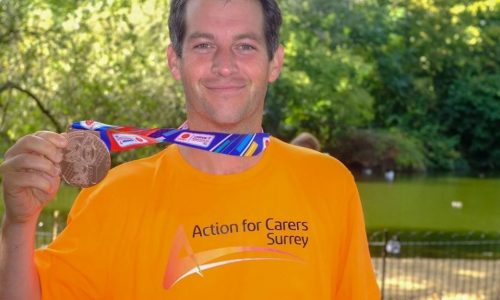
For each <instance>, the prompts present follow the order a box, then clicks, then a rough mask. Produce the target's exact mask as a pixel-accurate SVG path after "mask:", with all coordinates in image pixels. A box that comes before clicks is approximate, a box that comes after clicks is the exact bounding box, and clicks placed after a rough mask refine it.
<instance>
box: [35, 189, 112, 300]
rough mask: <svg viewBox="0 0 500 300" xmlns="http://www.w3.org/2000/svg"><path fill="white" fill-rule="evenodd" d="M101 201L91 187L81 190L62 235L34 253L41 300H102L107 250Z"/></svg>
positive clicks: (105, 209)
mask: <svg viewBox="0 0 500 300" xmlns="http://www.w3.org/2000/svg"><path fill="white" fill-rule="evenodd" d="M100 198H103V195H102V194H100V193H97V191H96V190H95V189H93V188H91V189H86V190H83V191H82V192H81V193H80V194H79V196H78V197H77V199H76V200H75V203H74V205H73V207H72V209H71V212H70V216H69V217H68V224H67V226H66V228H65V229H64V230H63V232H62V233H61V234H60V235H59V236H58V238H57V239H56V240H55V241H54V242H52V243H51V244H50V245H49V246H47V247H46V248H41V249H37V250H36V251H35V264H36V266H37V269H38V273H39V277H40V286H41V290H42V299H51V300H58V299H102V293H101V292H102V290H103V286H104V285H105V283H106V276H107V273H106V271H105V270H106V266H107V264H108V263H107V261H108V258H109V255H108V250H107V248H108V249H109V247H106V246H107V245H108V244H107V242H106V241H105V240H104V237H105V232H103V231H105V230H103V228H102V226H101V224H103V222H104V220H105V214H106V211H107V210H108V209H107V208H106V207H99V205H98V204H99V202H105V201H99V200H100ZM104 198H105V196H104ZM108 246H109V245H108Z"/></svg>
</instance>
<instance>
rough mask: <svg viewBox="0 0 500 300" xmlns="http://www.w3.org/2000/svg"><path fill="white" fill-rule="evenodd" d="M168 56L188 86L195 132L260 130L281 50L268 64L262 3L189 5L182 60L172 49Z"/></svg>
mask: <svg viewBox="0 0 500 300" xmlns="http://www.w3.org/2000/svg"><path fill="white" fill-rule="evenodd" d="M168 56H169V66H170V69H171V71H172V74H173V75H174V77H175V78H176V79H177V80H181V81H182V83H183V86H184V91H185V94H186V101H187V105H186V107H187V113H188V120H189V125H190V127H191V128H193V129H197V130H222V131H224V130H228V131H239V132H244V131H256V130H259V129H260V126H261V122H262V114H263V106H264V99H265V94H266V90H267V84H268V83H269V82H272V81H274V80H276V79H277V78H278V76H279V72H280V70H281V66H282V61H283V49H282V47H280V48H279V49H278V50H277V51H276V54H275V56H274V58H273V59H272V60H269V57H268V55H267V48H266V40H265V35H264V16H263V13H262V8H261V5H260V3H259V1H256V0H232V1H227V0H190V1H188V3H187V7H186V35H185V39H184V41H183V47H182V57H181V58H179V57H176V55H175V53H174V51H173V48H172V47H169V49H168Z"/></svg>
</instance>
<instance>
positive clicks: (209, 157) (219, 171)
mask: <svg viewBox="0 0 500 300" xmlns="http://www.w3.org/2000/svg"><path fill="white" fill-rule="evenodd" d="M179 150H180V153H181V156H182V157H183V158H184V159H185V160H186V161H187V162H188V163H189V164H190V165H191V166H193V167H194V168H196V169H198V170H200V171H202V172H205V173H210V174H216V175H227V174H236V173H241V172H243V171H245V170H248V169H250V168H251V167H252V166H254V165H255V164H257V163H258V162H259V160H260V159H261V157H262V153H261V154H259V155H257V156H252V157H239V156H231V155H225V154H218V153H213V152H208V151H204V150H199V149H194V148H190V147H186V146H181V145H179Z"/></svg>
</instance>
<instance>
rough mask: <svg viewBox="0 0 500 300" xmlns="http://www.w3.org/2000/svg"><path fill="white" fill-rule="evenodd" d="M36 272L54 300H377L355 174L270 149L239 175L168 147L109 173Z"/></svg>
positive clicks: (313, 156)
mask: <svg viewBox="0 0 500 300" xmlns="http://www.w3.org/2000/svg"><path fill="white" fill-rule="evenodd" d="M35 262H36V265H37V268H38V271H39V274H40V281H41V287H42V294H43V299H51V300H58V299H65V300H66V299H117V300H126V299H148V300H154V299H315V300H319V299H356V300H357V299H379V298H380V296H379V291H378V287H377V284H376V281H375V276H374V272H373V268H372V264H371V260H370V256H369V252H368V245H367V240H366V234H365V228H364V222H363V214H362V209H361V204H360V201H359V196H358V192H357V189H356V186H355V183H354V180H353V177H352V175H351V174H350V173H349V171H348V170H347V169H346V168H345V167H344V166H343V165H342V164H341V163H340V162H338V161H337V160H336V159H334V158H332V157H330V156H328V155H326V154H321V153H319V152H315V151H312V150H309V149H305V148H300V147H295V146H291V145H288V144H286V143H284V142H282V141H280V140H278V139H275V138H272V139H271V143H270V145H269V146H268V148H267V149H266V151H265V153H264V154H263V157H262V159H261V160H260V161H259V163H258V164H257V165H255V166H254V167H252V168H250V169H249V170H247V171H245V172H242V173H239V174H232V175H213V174H207V173H203V172H200V171H198V170H196V169H195V168H193V167H192V166H190V165H189V164H188V163H187V162H186V161H185V160H184V159H183V158H182V157H181V155H180V153H179V149H178V146H175V145H172V146H169V147H168V148H167V149H165V150H163V151H162V152H160V153H158V154H156V155H153V156H151V157H149V158H145V159H141V160H137V161H133V162H130V163H125V164H123V165H121V166H118V167H116V168H114V169H113V170H112V171H111V172H110V174H109V175H108V176H107V177H106V179H105V180H104V181H103V182H101V183H100V184H98V185H97V186H95V187H92V188H88V189H84V190H83V191H82V192H81V193H80V195H79V196H78V198H77V200H76V202H75V203H74V205H73V208H72V210H71V213H70V215H69V218H68V225H67V227H66V228H65V229H64V231H63V232H62V233H61V234H60V236H59V237H58V238H57V239H56V241H54V242H53V243H52V244H51V245H49V246H48V247H47V248H45V249H39V250H37V251H36V255H35Z"/></svg>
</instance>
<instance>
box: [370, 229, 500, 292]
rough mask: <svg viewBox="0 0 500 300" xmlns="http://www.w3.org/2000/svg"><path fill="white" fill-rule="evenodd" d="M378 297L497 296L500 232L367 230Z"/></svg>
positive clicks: (499, 276) (499, 283)
mask: <svg viewBox="0 0 500 300" xmlns="http://www.w3.org/2000/svg"><path fill="white" fill-rule="evenodd" d="M369 243H370V252H371V255H372V260H373V264H374V268H375V271H376V274H377V279H378V282H379V286H380V288H381V291H382V299H422V300H424V299H456V300H459V299H460V300H475V299H488V300H489V299H493V300H497V299H500V234H496V233H495V234H482V233H474V232H469V233H462V234H457V233H444V232H431V231H428V232H392V233H391V232H388V231H377V232H372V233H370V234H369Z"/></svg>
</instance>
